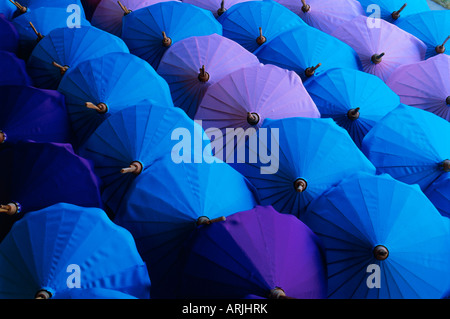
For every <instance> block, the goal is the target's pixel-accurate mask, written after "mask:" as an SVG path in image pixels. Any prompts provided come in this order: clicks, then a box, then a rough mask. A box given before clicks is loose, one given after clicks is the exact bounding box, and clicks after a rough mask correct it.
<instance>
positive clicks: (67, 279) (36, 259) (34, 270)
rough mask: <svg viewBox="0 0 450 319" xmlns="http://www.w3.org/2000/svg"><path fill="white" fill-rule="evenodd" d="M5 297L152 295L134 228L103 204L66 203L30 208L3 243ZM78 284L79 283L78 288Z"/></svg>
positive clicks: (0, 261) (0, 252) (0, 267)
mask: <svg viewBox="0 0 450 319" xmlns="http://www.w3.org/2000/svg"><path fill="white" fill-rule="evenodd" d="M0 271H1V274H2V276H1V277H0V284H1V287H2V289H1V292H0V296H1V298H5V299H7V298H8V299H32V298H53V297H54V298H58V295H59V293H61V295H62V296H64V295H66V294H67V293H69V292H68V290H69V289H80V290H84V289H88V291H89V290H90V289H93V288H94V289H97V288H103V289H111V290H115V291H117V292H121V293H124V294H128V295H131V296H133V297H136V298H143V299H148V298H149V297H150V294H149V291H150V278H149V276H148V272H147V268H146V266H145V263H144V262H143V261H142V258H141V257H140V256H139V254H138V252H137V249H136V244H135V242H134V239H133V237H132V236H131V234H130V233H129V232H128V231H127V230H125V229H124V228H122V227H119V226H118V225H116V224H114V223H113V222H112V221H111V220H110V219H109V218H108V217H107V216H106V214H105V212H104V211H103V210H101V209H99V208H85V207H79V206H76V205H72V204H65V203H60V204H56V205H53V206H50V207H47V208H44V209H42V210H38V211H34V212H30V213H28V214H26V215H25V216H24V217H23V218H22V219H21V220H20V221H18V222H16V223H15V224H14V226H13V227H12V229H11V231H10V233H9V234H8V235H7V236H6V237H5V239H4V240H3V241H2V242H1V244H0ZM77 287H78V288H77Z"/></svg>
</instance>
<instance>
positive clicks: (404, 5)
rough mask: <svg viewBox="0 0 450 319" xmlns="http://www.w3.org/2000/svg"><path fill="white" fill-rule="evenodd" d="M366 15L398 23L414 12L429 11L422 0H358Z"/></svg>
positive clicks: (425, 2) (426, 4)
mask: <svg viewBox="0 0 450 319" xmlns="http://www.w3.org/2000/svg"><path fill="white" fill-rule="evenodd" d="M358 1H359V2H360V3H361V5H362V6H363V8H364V11H365V12H366V13H367V15H368V16H371V17H373V18H381V19H383V20H386V21H388V22H391V23H398V22H400V21H402V20H403V18H404V17H407V16H409V15H412V14H415V13H422V12H427V11H430V7H429V6H428V3H427V1H423V0H408V1H407V0H358Z"/></svg>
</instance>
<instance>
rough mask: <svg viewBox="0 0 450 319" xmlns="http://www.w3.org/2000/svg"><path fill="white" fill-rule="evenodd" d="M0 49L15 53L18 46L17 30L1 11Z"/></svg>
mask: <svg viewBox="0 0 450 319" xmlns="http://www.w3.org/2000/svg"><path fill="white" fill-rule="evenodd" d="M0 39H2V41H1V42H0V50H4V51H9V52H13V53H17V49H18V48H19V32H17V29H16V27H15V26H14V24H12V22H11V21H9V20H8V19H7V18H6V17H5V15H4V14H3V13H0Z"/></svg>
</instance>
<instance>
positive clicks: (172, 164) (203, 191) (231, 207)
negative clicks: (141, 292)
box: [114, 154, 258, 298]
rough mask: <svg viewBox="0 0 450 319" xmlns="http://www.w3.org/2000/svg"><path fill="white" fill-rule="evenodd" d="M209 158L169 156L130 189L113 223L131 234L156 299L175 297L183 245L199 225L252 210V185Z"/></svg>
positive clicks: (253, 201) (254, 196)
mask: <svg viewBox="0 0 450 319" xmlns="http://www.w3.org/2000/svg"><path fill="white" fill-rule="evenodd" d="M210 160H212V156H210V155H208V156H205V157H204V158H203V161H202V162H200V163H195V162H180V163H178V162H177V161H174V159H173V158H172V156H169V154H168V155H166V156H165V157H164V158H161V159H160V160H158V161H155V162H154V163H153V164H152V165H150V166H149V167H148V168H147V170H146V171H145V172H143V173H142V174H140V175H139V176H138V177H137V178H136V179H135V180H134V182H133V184H132V185H131V186H130V188H129V190H128V193H127V196H126V198H125V199H124V201H123V205H122V207H121V208H120V209H119V212H118V214H117V215H116V217H115V218H114V222H116V223H117V224H118V225H120V226H123V227H125V228H126V229H128V230H129V231H130V232H131V234H132V235H133V237H134V238H135V240H136V245H137V247H138V251H139V252H140V254H141V256H142V258H143V260H144V261H145V262H146V263H147V266H148V269H149V274H150V278H152V291H151V294H152V298H174V297H175V291H176V285H177V284H178V281H179V277H178V276H179V270H180V269H179V268H178V267H179V257H180V251H181V250H182V247H183V246H182V244H183V243H184V242H185V241H186V240H187V238H188V237H189V236H190V234H191V233H192V231H193V230H195V229H196V227H197V225H202V224H205V223H206V224H208V223H211V222H215V221H220V220H223V219H224V218H226V217H227V216H229V215H231V214H233V213H236V212H238V211H243V210H249V209H252V208H253V207H254V206H255V205H257V204H258V199H257V197H256V195H255V193H254V190H253V188H252V186H251V185H250V184H249V183H248V181H247V180H246V179H245V178H244V177H243V176H242V175H241V174H239V173H238V172H237V171H235V170H234V169H233V168H231V167H230V166H229V165H228V164H226V163H224V162H220V161H214V162H212V163H209V162H210Z"/></svg>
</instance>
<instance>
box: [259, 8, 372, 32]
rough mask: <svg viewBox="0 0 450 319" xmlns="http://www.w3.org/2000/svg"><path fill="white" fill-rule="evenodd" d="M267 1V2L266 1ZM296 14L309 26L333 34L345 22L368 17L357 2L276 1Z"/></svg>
mask: <svg viewBox="0 0 450 319" xmlns="http://www.w3.org/2000/svg"><path fill="white" fill-rule="evenodd" d="M266 1H267V0H266ZM275 1H276V2H278V3H280V4H282V5H284V6H285V7H287V8H288V9H290V10H291V11H293V12H294V13H296V14H297V15H298V16H299V17H300V18H302V20H303V21H305V22H306V23H307V24H308V25H310V26H312V27H314V28H317V29H319V30H321V31H323V32H325V33H328V34H330V33H332V32H333V31H334V30H335V29H336V28H337V27H339V25H341V24H342V23H343V22H345V21H349V20H352V19H353V18H356V17H358V16H360V15H366V12H365V11H364V9H363V7H362V6H361V4H360V3H359V2H358V1H357V0H340V1H335V0H275Z"/></svg>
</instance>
